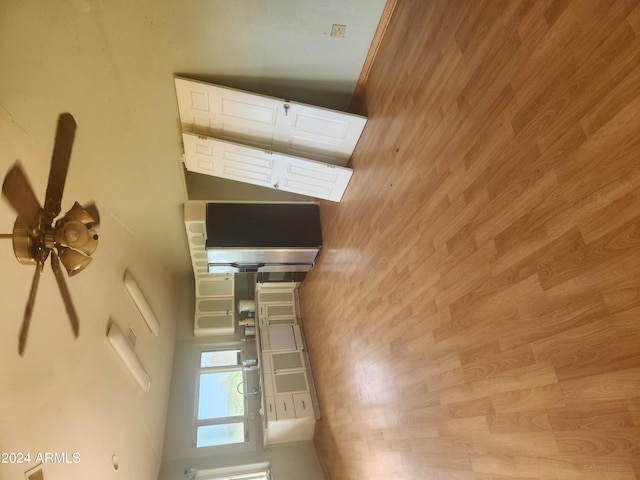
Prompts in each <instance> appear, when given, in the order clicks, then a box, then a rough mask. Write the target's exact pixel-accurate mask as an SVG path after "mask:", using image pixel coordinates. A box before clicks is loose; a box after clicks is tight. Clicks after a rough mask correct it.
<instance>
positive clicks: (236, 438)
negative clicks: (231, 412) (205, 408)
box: [196, 422, 244, 447]
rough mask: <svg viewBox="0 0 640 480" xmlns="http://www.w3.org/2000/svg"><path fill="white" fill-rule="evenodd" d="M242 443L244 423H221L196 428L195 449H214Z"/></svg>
mask: <svg viewBox="0 0 640 480" xmlns="http://www.w3.org/2000/svg"><path fill="white" fill-rule="evenodd" d="M242 442H244V423H243V422H234V423H222V424H215V425H202V426H200V427H198V438H197V440H196V447H215V446H218V445H227V444H230V443H242Z"/></svg>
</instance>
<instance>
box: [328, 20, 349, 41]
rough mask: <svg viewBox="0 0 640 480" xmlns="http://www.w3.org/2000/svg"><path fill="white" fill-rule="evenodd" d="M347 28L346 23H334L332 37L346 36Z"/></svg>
mask: <svg viewBox="0 0 640 480" xmlns="http://www.w3.org/2000/svg"><path fill="white" fill-rule="evenodd" d="M346 30H347V26H346V25H338V24H335V23H334V24H333V26H332V27H331V36H332V37H338V38H344V34H345V32H346Z"/></svg>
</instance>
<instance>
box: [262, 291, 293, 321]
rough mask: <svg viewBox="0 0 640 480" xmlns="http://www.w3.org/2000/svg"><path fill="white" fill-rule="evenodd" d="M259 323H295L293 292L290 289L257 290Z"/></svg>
mask: <svg viewBox="0 0 640 480" xmlns="http://www.w3.org/2000/svg"><path fill="white" fill-rule="evenodd" d="M258 319H259V321H260V325H293V324H296V323H297V318H296V304H295V293H294V291H293V290H291V289H282V290H280V289H276V288H268V289H261V290H259V291H258Z"/></svg>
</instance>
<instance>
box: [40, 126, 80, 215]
mask: <svg viewBox="0 0 640 480" xmlns="http://www.w3.org/2000/svg"><path fill="white" fill-rule="evenodd" d="M75 135H76V121H75V120H74V119H73V116H72V115H71V114H70V113H62V114H60V116H59V117H58V128H57V130H56V141H55V144H54V147H53V156H52V157H51V170H49V181H48V183H47V193H46V195H45V207H44V208H45V210H46V212H47V214H49V215H51V216H52V217H51V220H53V219H54V218H55V217H56V216H57V215H58V214H59V213H60V209H61V207H60V201H61V200H62V193H63V191H64V184H65V181H66V180H67V170H68V169H69V160H70V159H71V148H72V147H73V139H74V138H75Z"/></svg>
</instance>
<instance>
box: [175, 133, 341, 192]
mask: <svg viewBox="0 0 640 480" xmlns="http://www.w3.org/2000/svg"><path fill="white" fill-rule="evenodd" d="M182 139H183V143H184V151H185V164H186V166H187V170H190V171H192V172H197V173H204V174H206V175H213V176H216V177H222V178H228V179H230V180H236V181H239V182H245V183H251V184H253V185H260V186H262V187H268V188H275V189H280V190H284V191H287V192H292V193H299V194H301V195H308V196H311V197H316V198H323V199H325V200H332V201H334V202H339V201H340V200H341V199H342V195H343V194H344V191H345V190H346V188H347V185H348V184H349V180H350V179H351V175H352V174H353V170H351V169H350V168H347V167H339V166H336V165H332V164H328V163H323V162H316V161H314V160H307V159H305V158H298V157H293V156H291V155H285V154H282V153H276V152H273V151H271V150H261V149H258V148H255V147H249V146H246V145H239V144H237V143H231V142H227V141H224V140H219V139H217V138H212V137H207V136H204V135H195V134H193V133H183V134H182Z"/></svg>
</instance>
